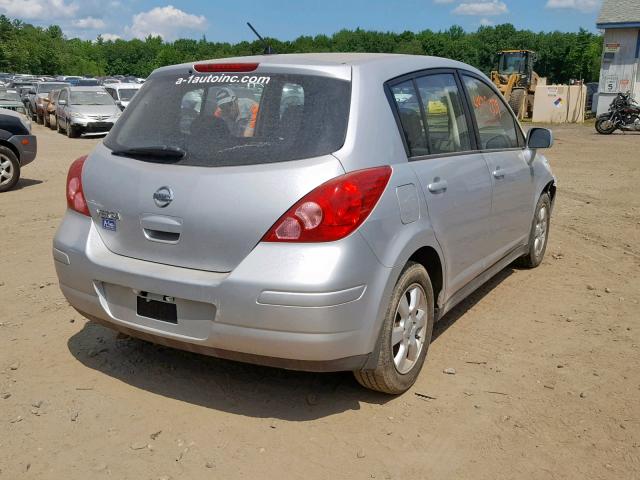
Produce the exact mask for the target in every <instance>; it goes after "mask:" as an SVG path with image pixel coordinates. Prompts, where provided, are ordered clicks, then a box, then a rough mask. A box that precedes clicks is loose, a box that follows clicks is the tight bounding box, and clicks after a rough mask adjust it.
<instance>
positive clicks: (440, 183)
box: [427, 178, 448, 193]
mask: <svg viewBox="0 0 640 480" xmlns="http://www.w3.org/2000/svg"><path fill="white" fill-rule="evenodd" d="M433 180H434V181H433V183H430V184H429V185H427V188H428V189H429V191H430V192H431V193H442V192H446V191H447V186H448V184H447V181H446V180H440V179H438V178H434V179H433Z"/></svg>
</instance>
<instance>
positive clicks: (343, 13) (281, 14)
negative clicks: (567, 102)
mask: <svg viewBox="0 0 640 480" xmlns="http://www.w3.org/2000/svg"><path fill="white" fill-rule="evenodd" d="M639 1H640V0H639ZM600 4H601V0H402V1H398V0H353V1H352V0H320V1H318V0H314V1H312V0H270V1H269V0H235V1H234V0H227V1H225V2H223V1H220V0H180V1H177V0H173V1H172V0H0V14H4V15H7V16H9V17H11V18H18V19H20V20H23V21H25V22H28V23H32V24H35V25H42V26H47V25H50V24H57V25H60V27H62V30H63V32H64V33H65V35H67V36H68V37H79V38H83V39H87V40H93V39H95V38H96V37H97V36H98V35H99V34H100V35H102V37H103V38H105V39H116V38H124V39H130V38H145V37H146V36H148V35H150V34H151V35H160V36H161V37H163V38H164V39H165V40H168V41H171V40H175V39H176V38H196V39H197V38H202V36H203V35H205V36H206V38H207V39H208V40H210V41H221V42H230V43H235V42H238V41H242V40H253V39H254V37H253V34H252V33H251V32H250V30H249V29H248V28H247V26H246V22H247V21H249V22H251V23H252V24H253V25H254V26H255V27H256V29H257V30H258V31H259V32H260V33H261V34H262V35H263V36H270V37H274V38H278V39H280V40H292V39H294V38H296V37H298V36H300V35H312V36H313V35H317V34H321V33H323V34H328V35H330V34H332V33H334V32H337V31H339V30H341V29H343V28H347V29H355V28H358V27H360V28H363V29H366V30H380V31H395V32H402V31H405V30H412V31H421V30H425V29H431V30H436V31H437V30H444V29H447V28H449V27H450V26H451V25H461V26H462V27H463V28H464V29H465V30H468V31H475V30H476V29H477V28H478V27H479V26H480V25H496V24H500V23H512V24H514V25H515V26H516V27H517V28H525V29H530V30H533V31H551V30H560V31H576V30H578V29H579V28H580V27H583V28H586V29H588V30H591V31H595V22H596V17H597V14H598V11H599V9H600Z"/></svg>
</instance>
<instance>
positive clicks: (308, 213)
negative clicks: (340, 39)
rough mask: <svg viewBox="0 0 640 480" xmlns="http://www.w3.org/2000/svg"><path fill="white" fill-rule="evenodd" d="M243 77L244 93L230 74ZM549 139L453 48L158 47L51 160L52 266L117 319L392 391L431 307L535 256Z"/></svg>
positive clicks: (71, 293)
mask: <svg viewBox="0 0 640 480" xmlns="http://www.w3.org/2000/svg"><path fill="white" fill-rule="evenodd" d="M247 85H252V86H253V87H252V90H253V92H254V95H257V93H258V91H259V96H258V100H256V99H255V98H256V97H255V96H254V98H253V99H252V98H248V97H243V98H240V97H238V96H237V95H236V92H235V91H236V89H244V88H245V86H247ZM289 94H291V95H295V96H296V101H294V102H292V103H291V104H290V105H289V106H288V108H286V109H285V110H284V111H282V112H281V109H280V106H281V104H282V103H287V102H289V100H288V98H287V95H289ZM186 97H188V99H189V100H188V101H183V100H184V99H185V98H186ZM300 97H302V98H300ZM158 99H162V101H158ZM432 101H434V102H435V101H439V102H440V104H438V108H435V107H434V112H430V111H429V110H427V111H425V109H424V108H423V107H422V106H423V105H428V104H429V102H432ZM194 102H197V103H198V108H195V107H194V106H193V105H192V104H193V103H194ZM185 105H186V106H188V107H187V108H185ZM442 108H444V109H445V110H444V111H442ZM183 109H185V110H187V112H183ZM194 111H196V112H199V114H198V115H194V113H193V112H194ZM256 111H258V112H259V114H258V115H255V112H256ZM183 114H185V115H187V117H188V118H189V119H190V121H185V122H182V116H183ZM178 126H179V127H178ZM551 144H552V134H551V132H550V131H549V130H546V129H541V128H531V129H530V130H529V132H528V133H527V134H526V135H525V134H524V132H523V131H522V129H521V127H520V125H519V123H518V121H517V120H516V118H515V116H514V115H513V112H512V111H511V109H510V108H509V107H508V105H507V104H506V103H505V101H504V98H503V96H502V95H501V94H500V92H499V91H498V90H497V89H496V88H495V86H494V85H493V84H492V83H491V81H490V80H489V79H488V78H487V77H486V76H485V75H483V74H482V73H481V72H480V71H478V70H477V69H475V68H473V67H470V66H469V65H466V64H464V63H460V62H456V61H453V60H446V59H442V58H436V57H423V56H406V55H383V54H335V53H331V54H303V55H272V56H256V57H244V58H243V57H240V58H232V59H224V60H211V61H207V62H201V63H196V64H195V65H194V64H183V65H177V66H173V67H164V68H161V69H159V70H157V71H155V72H154V73H153V74H152V75H151V76H150V77H149V79H148V80H147V82H146V84H145V88H143V89H142V90H141V91H140V92H139V93H138V94H137V95H136V97H135V98H134V99H133V101H132V102H131V104H130V105H129V107H128V108H127V109H126V110H125V111H124V113H123V115H122V118H121V119H120V120H119V121H118V122H117V123H116V124H115V126H114V128H113V129H112V131H111V132H110V133H109V135H108V136H107V137H106V138H105V139H104V141H103V142H102V143H101V144H99V145H97V146H96V147H95V149H94V150H93V152H91V153H90V154H89V156H88V157H87V156H84V157H81V158H79V159H77V160H76V161H75V162H73V163H72V165H71V167H70V169H69V175H68V184H67V204H68V207H69V208H68V209H67V212H66V214H65V216H64V219H63V220H62V223H61V225H60V227H59V229H58V231H57V234H56V236H55V239H54V242H53V257H54V259H55V267H56V270H57V274H58V278H59V280H60V287H61V289H62V292H63V293H64V295H65V296H66V298H67V299H68V301H69V302H70V303H71V305H72V306H74V307H75V308H76V309H77V310H78V311H79V312H81V313H82V314H83V315H84V316H86V317H87V318H90V319H93V320H95V321H96V322H99V323H103V324H105V325H107V326H109V327H111V328H114V329H116V330H120V331H122V332H125V333H126V334H129V335H133V336H137V337H141V338H145V339H148V340H150V341H153V342H156V343H160V344H165V345H170V346H173V347H177V348H182V349H186V350H190V351H194V352H200V353H206V354H210V355H214V356H218V357H224V358H232V359H236V360H241V361H246V362H251V363H259V364H266V365H272V366H280V367H285V368H292V369H298V370H314V371H328V370H352V371H354V372H355V376H356V378H357V380H358V381H359V382H360V383H361V384H362V385H364V386H365V387H368V388H371V389H374V390H379V391H383V392H387V393H393V394H397V393H401V392H403V391H405V390H406V389H408V388H409V387H410V386H411V385H412V384H413V383H414V382H415V380H416V377H417V375H418V373H419V371H420V369H421V368H422V365H423V363H424V360H425V357H426V354H427V350H428V348H429V343H430V340H431V335H432V329H433V325H434V321H436V320H438V319H440V318H442V317H443V315H445V314H446V313H447V312H448V311H449V310H450V309H451V308H452V307H453V306H454V305H456V304H457V303H459V302H460V301H461V300H463V299H464V298H465V297H467V296H468V295H469V294H470V293H471V292H472V291H474V290H475V289H476V288H478V287H479V286H480V285H482V284H483V283H484V282H485V281H486V280H488V279H489V278H490V277H491V276H493V275H494V274H496V273H497V272H499V271H500V270H501V269H503V268H505V267H506V266H507V265H509V264H511V263H512V262H514V261H518V262H519V263H520V264H521V265H523V266H525V267H535V266H537V265H539V264H540V262H541V261H542V258H543V256H544V254H545V249H546V245H547V238H548V232H549V222H550V215H551V210H552V206H553V199H554V196H555V189H556V187H555V180H554V177H553V175H552V173H551V171H550V167H549V164H548V162H547V160H546V158H545V157H544V156H543V154H542V153H541V149H544V148H548V147H550V146H551Z"/></svg>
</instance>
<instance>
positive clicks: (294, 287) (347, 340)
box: [53, 211, 394, 371]
mask: <svg viewBox="0 0 640 480" xmlns="http://www.w3.org/2000/svg"><path fill="white" fill-rule="evenodd" d="M53 246H54V260H55V262H54V263H55V266H56V271H57V274H58V278H59V281H60V288H61V290H62V292H63V293H64V295H65V297H66V298H67V300H68V301H69V303H70V304H71V305H72V306H73V307H74V308H76V309H77V310H78V311H79V312H81V313H82V314H83V315H84V316H86V317H88V318H90V319H93V320H96V321H98V322H100V323H102V324H106V325H108V326H110V327H112V328H114V329H116V330H119V331H122V332H125V333H127V334H130V335H133V336H137V337H142V338H145V339H147V340H150V341H153V342H156V343H160V344H165V345H169V346H172V347H176V348H181V349H184V350H189V351H194V352H198V353H204V354H208V355H213V356H217V357H223V358H230V359H235V360H240V361H245V362H250V363H258V364H265V365H271V366H276V367H283V368H291V369H298V370H312V371H333V370H354V369H359V368H362V367H363V366H365V364H367V362H371V361H372V356H371V352H373V351H374V349H375V343H376V339H377V337H378V332H379V328H380V326H381V324H382V318H383V315H384V312H385V311H386V306H387V305H386V300H384V299H386V298H390V285H391V286H392V284H393V282H391V281H390V279H391V278H393V274H394V271H393V270H392V269H389V268H386V267H384V266H382V265H381V264H380V263H379V262H378V260H377V259H376V257H375V255H374V254H373V252H372V251H371V250H370V249H369V247H368V245H367V244H366V242H364V240H363V239H362V237H361V236H360V235H359V234H357V233H356V234H355V235H351V236H350V237H348V238H346V239H343V240H342V241H340V242H334V243H332V244H324V245H322V244H316V245H292V244H286V245H284V244H263V243H260V244H258V245H257V246H256V247H255V249H254V250H253V251H252V252H251V253H250V254H249V255H248V256H247V257H246V258H245V260H244V261H243V262H242V263H241V264H240V265H238V266H237V267H236V268H235V269H234V270H233V272H231V273H216V272H204V271H199V270H192V269H186V268H181V267H174V266H168V265H161V264H157V263H153V262H147V261H143V260H138V259H133V258H128V257H124V256H121V255H116V254H114V253H112V252H111V251H109V250H108V249H107V248H106V247H105V245H104V243H103V242H102V240H101V239H100V236H99V233H98V232H97V230H96V227H95V225H94V224H93V222H92V221H91V220H90V219H89V218H88V217H85V216H83V215H80V214H77V213H75V212H71V211H69V212H67V214H66V215H65V218H64V220H63V223H62V225H61V227H60V228H59V230H58V233H57V235H56V238H55V240H54V245H53ZM138 291H144V292H150V293H154V294H159V295H167V296H171V297H174V298H175V303H176V306H177V312H178V322H177V324H172V323H167V322H163V321H160V320H156V319H152V318H147V317H143V316H139V315H138V314H137V310H136V292H138Z"/></svg>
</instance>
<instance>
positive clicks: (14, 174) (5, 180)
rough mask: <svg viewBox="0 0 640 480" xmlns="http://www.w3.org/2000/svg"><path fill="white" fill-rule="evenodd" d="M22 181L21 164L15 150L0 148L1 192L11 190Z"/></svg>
mask: <svg viewBox="0 0 640 480" xmlns="http://www.w3.org/2000/svg"><path fill="white" fill-rule="evenodd" d="M19 179H20V162H19V161H18V157H16V154H15V153H13V150H11V149H10V148H7V147H2V146H0V192H6V191H7V190H11V189H12V188H13V187H14V186H15V184H16V183H18V180H19Z"/></svg>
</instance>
